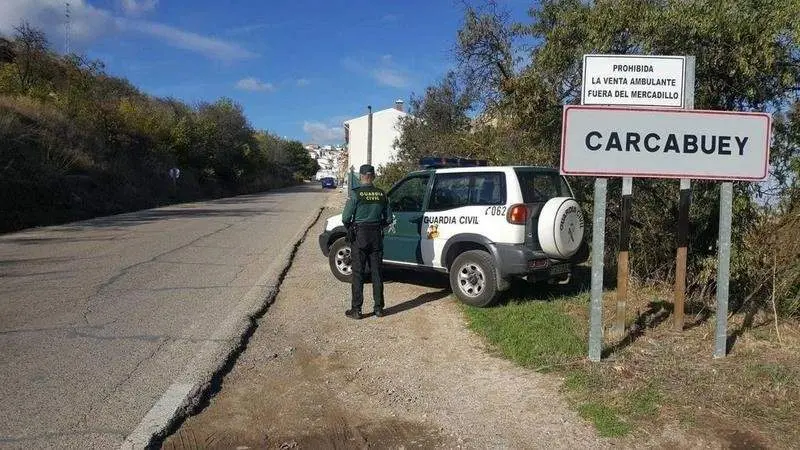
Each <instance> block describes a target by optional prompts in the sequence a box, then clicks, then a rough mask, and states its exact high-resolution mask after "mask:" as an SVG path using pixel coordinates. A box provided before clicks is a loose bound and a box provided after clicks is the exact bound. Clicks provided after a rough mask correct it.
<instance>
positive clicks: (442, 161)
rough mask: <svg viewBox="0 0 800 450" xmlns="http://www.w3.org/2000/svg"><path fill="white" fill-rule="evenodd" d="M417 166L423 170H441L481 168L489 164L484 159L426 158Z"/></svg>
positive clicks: (421, 159)
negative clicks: (448, 168)
mask: <svg viewBox="0 0 800 450" xmlns="http://www.w3.org/2000/svg"><path fill="white" fill-rule="evenodd" d="M419 165H420V166H422V167H423V168H425V169H442V168H445V167H483V166H488V165H489V162H488V161H486V160H485V159H466V158H443V157H436V156H428V157H425V158H420V160H419Z"/></svg>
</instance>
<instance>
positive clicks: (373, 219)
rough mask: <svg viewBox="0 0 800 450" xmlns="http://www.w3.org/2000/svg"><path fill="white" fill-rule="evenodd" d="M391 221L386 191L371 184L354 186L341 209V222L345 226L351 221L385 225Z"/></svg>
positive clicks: (350, 223) (351, 222)
mask: <svg viewBox="0 0 800 450" xmlns="http://www.w3.org/2000/svg"><path fill="white" fill-rule="evenodd" d="M354 214H355V216H354ZM391 221H392V212H391V210H390V208H389V199H388V198H387V197H386V193H384V192H383V191H382V190H381V189H379V188H377V187H375V186H374V185H372V184H363V185H361V186H359V187H357V188H354V189H353V195H351V196H350V198H349V199H347V203H346V204H345V205H344V211H342V222H343V223H344V225H345V226H346V227H349V226H350V225H352V224H353V223H375V224H380V225H381V226H386V225H389V224H390V223H391Z"/></svg>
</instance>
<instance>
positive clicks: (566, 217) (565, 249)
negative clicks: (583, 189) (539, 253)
mask: <svg viewBox="0 0 800 450" xmlns="http://www.w3.org/2000/svg"><path fill="white" fill-rule="evenodd" d="M583 226H584V224H583V213H582V212H581V207H580V205H578V202H576V201H575V199H573V198H571V197H555V198H551V199H550V200H548V201H547V203H545V204H544V206H543V207H542V211H541V213H540V214H539V226H538V232H539V244H540V245H541V246H542V250H543V251H544V252H545V253H546V254H547V255H548V256H550V257H551V258H560V259H566V258H569V257H570V256H572V255H574V254H575V253H576V252H577V251H578V248H579V247H580V246H581V243H582V242H583Z"/></svg>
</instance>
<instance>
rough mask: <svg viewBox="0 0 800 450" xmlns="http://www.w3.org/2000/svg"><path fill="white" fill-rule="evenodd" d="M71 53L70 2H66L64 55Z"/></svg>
mask: <svg viewBox="0 0 800 450" xmlns="http://www.w3.org/2000/svg"><path fill="white" fill-rule="evenodd" d="M67 55H69V2H66V3H64V56H67Z"/></svg>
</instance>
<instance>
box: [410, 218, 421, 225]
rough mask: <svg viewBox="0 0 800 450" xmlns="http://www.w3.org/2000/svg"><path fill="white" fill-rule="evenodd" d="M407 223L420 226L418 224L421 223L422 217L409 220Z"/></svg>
mask: <svg viewBox="0 0 800 450" xmlns="http://www.w3.org/2000/svg"><path fill="white" fill-rule="evenodd" d="M409 222H411V223H416V224H420V223H422V217H417V218H415V219H411V220H409Z"/></svg>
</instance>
